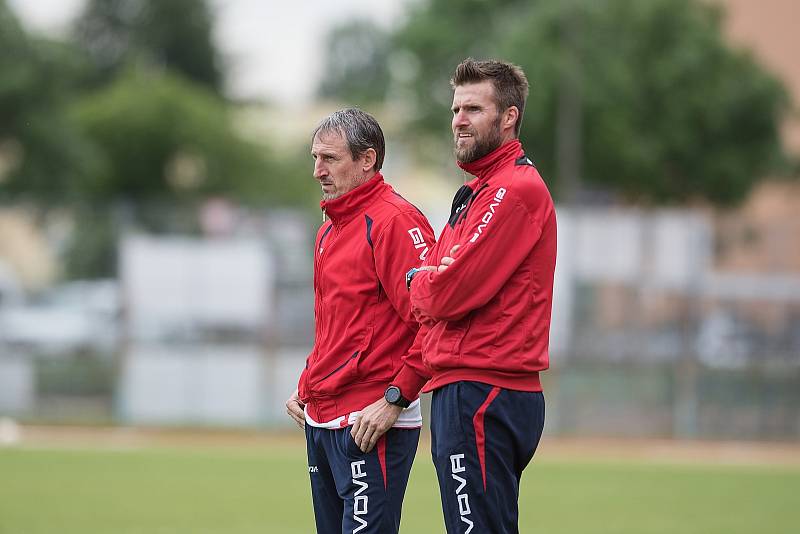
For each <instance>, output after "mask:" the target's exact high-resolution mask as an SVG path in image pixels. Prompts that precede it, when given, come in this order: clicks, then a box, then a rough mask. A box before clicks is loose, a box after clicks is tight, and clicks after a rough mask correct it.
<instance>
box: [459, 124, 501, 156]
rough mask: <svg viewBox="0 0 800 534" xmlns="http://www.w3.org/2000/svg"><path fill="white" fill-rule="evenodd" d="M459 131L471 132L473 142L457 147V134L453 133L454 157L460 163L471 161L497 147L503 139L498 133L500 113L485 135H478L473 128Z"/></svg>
mask: <svg viewBox="0 0 800 534" xmlns="http://www.w3.org/2000/svg"><path fill="white" fill-rule="evenodd" d="M459 133H471V134H472V139H473V143H472V145H471V146H465V147H463V148H459V147H458V134H455V138H454V140H453V141H454V142H455V143H456V145H455V147H454V148H453V153H454V154H455V156H456V159H457V160H458V161H460V162H461V163H472V162H473V161H476V160H479V159H481V158H482V157H483V156H485V155H486V154H488V153H490V152H492V151H493V150H495V149H496V148H497V147H499V146H500V144H501V143H502V141H503V139H502V137H501V135H500V115H499V114H498V115H497V119H496V120H495V121H494V124H492V127H491V128H490V129H489V131H488V132H486V134H485V135H478V133H477V132H476V131H475V130H472V131H469V132H459Z"/></svg>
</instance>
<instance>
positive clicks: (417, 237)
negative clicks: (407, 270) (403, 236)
mask: <svg viewBox="0 0 800 534" xmlns="http://www.w3.org/2000/svg"><path fill="white" fill-rule="evenodd" d="M408 235H410V236H411V241H413V242H414V248H416V249H421V248H424V249H425V250H423V251H422V253H421V254H420V255H419V259H421V260H424V259H425V256H427V255H428V244H427V243H426V242H425V238H424V237H422V230H420V229H419V227H416V228H412V229H411V230H409V231H408Z"/></svg>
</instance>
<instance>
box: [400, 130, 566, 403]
mask: <svg viewBox="0 0 800 534" xmlns="http://www.w3.org/2000/svg"><path fill="white" fill-rule="evenodd" d="M459 166H461V167H462V168H463V169H464V170H466V171H467V172H469V173H470V174H473V175H474V176H476V178H475V179H474V180H472V181H471V182H469V183H467V184H465V185H464V186H463V187H462V188H461V189H460V190H459V192H458V193H457V194H456V198H455V199H454V201H453V208H452V212H451V216H450V220H449V221H448V224H447V225H446V226H445V227H444V230H443V231H442V234H441V236H439V242H438V243H436V245H435V246H434V247H433V248H432V249H431V252H430V254H429V255H428V257H427V259H426V260H425V264H426V265H438V264H439V262H440V260H441V259H442V257H444V256H449V255H450V249H451V248H452V247H453V245H456V244H458V245H460V246H461V247H460V249H459V250H458V251H457V252H456V255H455V262H454V263H453V265H451V266H450V267H449V268H448V269H447V270H445V271H443V272H440V273H439V272H436V273H434V272H427V271H422V272H419V273H418V274H417V275H416V276H415V277H414V280H413V282H412V284H411V304H412V308H413V310H414V313H415V315H416V316H417V318H418V319H419V320H420V321H422V322H423V323H424V326H423V330H422V331H421V332H420V335H419V337H418V339H419V341H418V344H421V345H422V347H421V348H422V359H423V361H424V364H425V368H426V369H425V368H422V367H420V366H418V365H417V364H416V362H414V361H412V358H411V357H409V358H407V363H408V364H409V365H407V366H406V367H412V368H413V369H414V371H415V373H416V374H417V375H422V374H424V373H425V372H426V371H427V373H429V374H430V375H431V376H432V378H431V379H430V381H429V382H428V383H427V384H426V385H425V388H424V390H425V391H432V390H434V389H436V388H438V387H441V386H444V385H446V384H449V383H452V382H456V381H461V380H470V381H477V382H484V383H487V384H491V385H494V386H499V387H503V388H507V389H515V390H522V391H540V390H541V384H540V382H539V371H543V370H545V369H547V368H548V365H549V357H548V344H549V333H550V310H551V306H552V300H553V273H554V270H555V262H556V216H555V210H554V208H553V201H552V199H551V197H550V193H549V192H548V190H547V187H546V186H545V184H544V182H543V181H542V178H541V176H539V173H538V171H537V170H536V168H535V167H534V166H533V164H532V163H531V161H530V160H529V159H528V158H527V157H526V156H525V154H524V152H523V151H522V145H521V144H520V142H519V141H518V140H513V141H510V142H508V143H505V144H504V145H502V146H501V147H499V148H498V149H497V150H495V151H493V152H492V153H490V154H488V155H486V156H484V157H483V158H481V159H479V160H478V161H475V162H473V163H469V164H460V163H459ZM428 328H429V329H430V330H429V331H427V332H426V330H427V329H428ZM404 372H406V371H405V369H404ZM420 379H421V377H420Z"/></svg>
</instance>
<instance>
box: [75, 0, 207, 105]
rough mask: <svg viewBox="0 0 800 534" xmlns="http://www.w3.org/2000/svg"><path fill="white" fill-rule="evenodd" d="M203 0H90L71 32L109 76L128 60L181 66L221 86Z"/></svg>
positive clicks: (101, 78) (101, 77) (99, 72)
mask: <svg viewBox="0 0 800 534" xmlns="http://www.w3.org/2000/svg"><path fill="white" fill-rule="evenodd" d="M212 30H213V18H212V14H211V10H210V9H209V6H208V2H207V1H206V0H169V1H166V2H165V1H161V0H89V2H88V3H87V4H86V8H85V9H84V11H83V14H82V15H81V16H80V17H79V19H78V21H77V22H76V24H75V30H74V35H75V39H76V41H77V42H78V43H79V45H80V47H81V48H82V49H83V50H85V51H86V53H87V55H88V57H89V58H90V60H91V61H92V63H93V65H94V67H95V69H96V70H95V81H96V82H100V83H102V82H107V81H109V80H110V79H111V78H113V77H114V75H116V74H117V73H119V72H120V71H121V70H123V69H124V68H125V66H126V65H127V64H129V63H131V62H135V63H139V64H145V65H147V66H148V67H152V68H156V69H165V70H171V71H175V72H179V73H181V74H182V75H184V76H186V77H187V78H188V79H190V80H193V81H195V82H197V83H200V84H202V85H205V86H207V87H209V88H211V89H212V90H214V91H215V92H218V93H219V92H221V90H222V82H223V75H222V71H221V66H220V58H219V55H218V53H217V51H216V49H215V47H214V43H213V36H212Z"/></svg>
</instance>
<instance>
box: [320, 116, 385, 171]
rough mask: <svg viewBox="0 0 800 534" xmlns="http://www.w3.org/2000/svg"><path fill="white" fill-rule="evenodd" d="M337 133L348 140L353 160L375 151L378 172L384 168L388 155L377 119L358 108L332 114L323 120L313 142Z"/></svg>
mask: <svg viewBox="0 0 800 534" xmlns="http://www.w3.org/2000/svg"><path fill="white" fill-rule="evenodd" d="M332 132H335V133H337V134H339V135H341V136H343V137H344V138H345V139H346V140H347V148H349V149H350V153H351V154H352V156H353V160H355V159H356V158H358V157H359V156H361V155H362V154H364V152H366V151H367V150H368V149H370V148H371V149H373V150H375V165H373V166H372V168H373V169H374V170H376V171H379V170H381V167H382V166H383V157H384V155H385V154H386V142H385V141H384V138H383V130H381V126H380V124H378V121H377V120H375V117H373V116H372V115H370V114H369V113H367V112H365V111H362V110H360V109H358V108H346V109H340V110H339V111H337V112H335V113H332V114H331V115H330V116H329V117H326V118H325V119H323V120H322V121H321V122H320V123H319V125H317V127H316V128H315V129H314V133H313V134H312V135H311V140H312V142H313V140H314V139H315V138H316V137H317V136H318V135H320V134H325V133H332Z"/></svg>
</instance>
